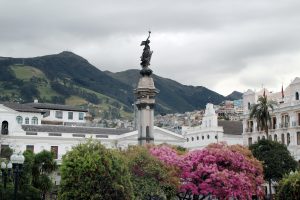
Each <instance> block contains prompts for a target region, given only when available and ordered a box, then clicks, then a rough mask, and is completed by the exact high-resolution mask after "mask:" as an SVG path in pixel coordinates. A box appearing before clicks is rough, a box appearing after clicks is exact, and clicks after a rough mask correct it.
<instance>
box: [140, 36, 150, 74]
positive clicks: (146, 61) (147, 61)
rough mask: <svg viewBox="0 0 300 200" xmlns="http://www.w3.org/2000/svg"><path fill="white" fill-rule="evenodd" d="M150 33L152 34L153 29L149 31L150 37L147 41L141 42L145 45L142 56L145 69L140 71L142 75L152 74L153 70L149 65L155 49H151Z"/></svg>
mask: <svg viewBox="0 0 300 200" xmlns="http://www.w3.org/2000/svg"><path fill="white" fill-rule="evenodd" d="M150 34H151V31H149V35H148V38H147V39H146V40H145V41H142V43H141V46H145V47H144V49H143V54H142V56H141V61H142V62H141V66H142V68H143V69H142V70H141V71H140V74H141V75H142V76H145V75H147V76H150V75H151V74H152V70H151V69H150V68H149V67H148V66H149V65H150V60H151V56H152V53H153V51H151V50H150V46H149V43H150V40H149V38H150Z"/></svg>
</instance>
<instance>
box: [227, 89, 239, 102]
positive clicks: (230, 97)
mask: <svg viewBox="0 0 300 200" xmlns="http://www.w3.org/2000/svg"><path fill="white" fill-rule="evenodd" d="M242 98H243V93H241V92H238V91H233V92H232V93H231V94H229V95H228V96H226V99H228V100H237V99H242Z"/></svg>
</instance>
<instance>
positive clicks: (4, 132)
mask: <svg viewBox="0 0 300 200" xmlns="http://www.w3.org/2000/svg"><path fill="white" fill-rule="evenodd" d="M1 134H2V135H8V122H7V121H3V122H2V124H1Z"/></svg>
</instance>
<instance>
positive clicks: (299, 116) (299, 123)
mask: <svg viewBox="0 0 300 200" xmlns="http://www.w3.org/2000/svg"><path fill="white" fill-rule="evenodd" d="M298 126H300V113H298Z"/></svg>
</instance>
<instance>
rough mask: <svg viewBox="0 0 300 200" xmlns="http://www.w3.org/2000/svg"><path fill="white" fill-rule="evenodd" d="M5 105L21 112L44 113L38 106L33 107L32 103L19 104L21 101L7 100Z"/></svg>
mask: <svg viewBox="0 0 300 200" xmlns="http://www.w3.org/2000/svg"><path fill="white" fill-rule="evenodd" d="M3 105H4V106H6V107H8V108H10V109H13V110H15V111H19V112H31V113H42V111H41V110H38V109H36V108H33V107H32V106H30V105H26V104H19V103H15V102H5V103H3Z"/></svg>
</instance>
